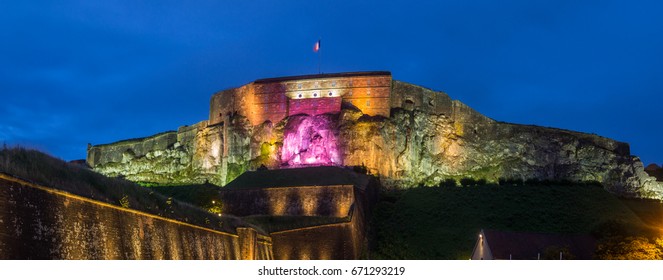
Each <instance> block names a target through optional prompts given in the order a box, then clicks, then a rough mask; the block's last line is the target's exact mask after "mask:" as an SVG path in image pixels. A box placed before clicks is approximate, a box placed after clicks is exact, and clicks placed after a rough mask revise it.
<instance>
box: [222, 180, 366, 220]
mask: <svg viewBox="0 0 663 280" xmlns="http://www.w3.org/2000/svg"><path fill="white" fill-rule="evenodd" d="M221 201H223V213H225V214H230V215H235V216H248V215H274V216H282V215H289V216H326V217H346V216H348V213H349V211H350V207H351V206H352V204H353V203H354V201H355V197H354V192H353V186H352V185H333V186H303V187H276V188H260V189H258V188H256V189H245V190H242V189H239V190H222V191H221Z"/></svg>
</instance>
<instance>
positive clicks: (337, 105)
mask: <svg viewBox="0 0 663 280" xmlns="http://www.w3.org/2000/svg"><path fill="white" fill-rule="evenodd" d="M390 91H391V75H390V74H385V73H382V72H376V73H358V74H348V75H339V76H336V77H335V76H333V75H330V76H325V75H313V76H303V77H286V78H275V79H267V80H258V81H255V82H253V83H251V84H247V85H244V86H242V87H240V88H236V89H229V90H224V91H221V92H219V93H217V94H215V95H214V96H212V99H211V101H210V118H209V125H214V124H218V123H221V122H223V121H224V120H225V116H226V115H228V114H234V113H237V114H240V115H243V116H246V117H247V118H248V119H249V121H250V123H251V124H252V125H259V124H261V123H263V122H265V121H268V120H269V121H271V122H273V123H276V122H279V121H281V120H282V119H284V118H285V117H287V116H292V115H297V114H308V115H315V114H324V113H337V112H340V109H341V102H338V101H337V100H333V101H329V100H326V99H325V98H334V99H336V98H338V97H339V96H340V97H342V100H343V101H345V102H348V103H350V104H352V105H354V106H355V107H357V108H359V109H360V110H362V112H364V114H369V115H373V116H375V115H381V116H384V117H388V116H389V110H390V108H391V106H390V105H391V104H390V103H391V100H390ZM308 98H312V99H319V101H312V100H304V99H308ZM295 100H301V101H295ZM313 103H316V104H317V105H313Z"/></svg>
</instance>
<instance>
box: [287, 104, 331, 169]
mask: <svg viewBox="0 0 663 280" xmlns="http://www.w3.org/2000/svg"><path fill="white" fill-rule="evenodd" d="M334 129H335V127H334V125H333V123H332V121H331V120H330V118H329V116H326V115H318V116H294V117H291V119H290V121H289V122H288V125H287V126H286V128H285V131H284V133H283V147H282V148H281V163H282V164H284V165H291V166H297V165H333V164H340V163H341V159H340V155H339V152H338V146H337V136H336V135H335V134H334Z"/></svg>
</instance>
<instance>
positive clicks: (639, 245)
mask: <svg viewBox="0 0 663 280" xmlns="http://www.w3.org/2000/svg"><path fill="white" fill-rule="evenodd" d="M596 258H598V259H602V260H662V259H663V239H661V238H658V239H656V240H655V241H654V243H652V242H650V241H649V239H647V238H646V237H625V238H621V237H613V238H609V239H606V240H604V241H603V242H601V244H599V246H598V248H597V250H596Z"/></svg>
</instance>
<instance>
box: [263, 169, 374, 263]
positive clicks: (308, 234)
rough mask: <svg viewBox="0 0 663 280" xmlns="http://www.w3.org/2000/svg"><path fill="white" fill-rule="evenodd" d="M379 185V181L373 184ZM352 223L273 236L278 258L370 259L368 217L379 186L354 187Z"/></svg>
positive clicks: (350, 213)
mask: <svg viewBox="0 0 663 280" xmlns="http://www.w3.org/2000/svg"><path fill="white" fill-rule="evenodd" d="M373 183H375V182H373ZM354 193H355V195H354V196H355V198H356V199H355V201H354V203H353V205H352V208H351V209H350V212H349V213H348V214H349V215H350V221H349V222H342V223H336V224H328V225H321V226H313V227H306V228H299V229H294V230H286V231H281V232H273V233H271V234H270V235H271V237H272V242H273V244H274V245H273V252H274V259H277V260H309V259H311V260H329V259H334V260H343V259H346V260H347V259H362V258H370V256H368V255H366V254H367V248H368V238H367V227H366V224H367V223H368V218H369V217H370V211H371V208H372V205H374V203H375V200H376V199H377V186H376V185H372V184H369V185H368V186H366V187H365V188H358V187H357V188H354Z"/></svg>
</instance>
